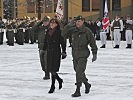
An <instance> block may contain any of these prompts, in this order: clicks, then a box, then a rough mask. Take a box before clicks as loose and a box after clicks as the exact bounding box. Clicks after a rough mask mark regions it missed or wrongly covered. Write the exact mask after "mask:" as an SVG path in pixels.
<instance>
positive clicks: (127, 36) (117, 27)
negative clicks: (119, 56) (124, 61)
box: [85, 15, 133, 48]
mask: <svg viewBox="0 0 133 100" xmlns="http://www.w3.org/2000/svg"><path fill="white" fill-rule="evenodd" d="M85 25H86V26H87V27H89V28H90V29H91V30H92V32H93V33H94V37H95V38H96V40H101V44H102V46H101V47H100V48H106V45H107V44H106V40H107V39H108V40H112V41H113V42H114V48H119V47H120V41H121V40H122V41H126V44H127V46H126V48H131V47H132V39H133V35H132V34H133V33H132V30H133V20H132V18H131V16H130V15H127V16H126V18H125V19H124V18H123V17H120V16H119V15H116V16H115V18H114V19H113V20H112V21H110V25H109V27H108V29H107V30H103V22H102V20H100V19H99V18H98V19H97V20H96V21H95V22H93V21H91V20H89V21H86V23H85Z"/></svg>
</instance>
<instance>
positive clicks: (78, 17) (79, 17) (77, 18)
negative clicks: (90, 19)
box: [75, 15, 84, 20]
mask: <svg viewBox="0 0 133 100" xmlns="http://www.w3.org/2000/svg"><path fill="white" fill-rule="evenodd" d="M75 20H84V17H82V16H81V15H79V16H77V17H75Z"/></svg>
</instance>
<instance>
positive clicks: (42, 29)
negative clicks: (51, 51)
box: [33, 16, 50, 80]
mask: <svg viewBox="0 0 133 100" xmlns="http://www.w3.org/2000/svg"><path fill="white" fill-rule="evenodd" d="M48 24H49V18H48V17H47V16H45V17H44V18H43V19H42V21H40V22H38V23H36V24H35V25H34V26H33V30H34V31H35V32H37V33H38V48H39V55H40V63H41V67H42V70H43V71H44V72H45V76H44V77H43V79H44V80H46V79H50V75H49V72H48V71H47V64H46V54H47V52H46V51H44V50H43V48H44V47H43V46H44V40H45V34H46V31H47V29H48Z"/></svg>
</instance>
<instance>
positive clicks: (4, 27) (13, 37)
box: [0, 18, 38, 46]
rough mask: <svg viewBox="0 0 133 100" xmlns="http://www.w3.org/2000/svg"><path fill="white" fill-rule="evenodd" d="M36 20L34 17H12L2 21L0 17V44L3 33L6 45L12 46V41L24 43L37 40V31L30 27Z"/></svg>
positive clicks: (31, 42) (0, 43) (32, 42)
mask: <svg viewBox="0 0 133 100" xmlns="http://www.w3.org/2000/svg"><path fill="white" fill-rule="evenodd" d="M37 21H38V20H37V19H36V18H31V19H30V18H25V19H13V20H6V21H5V22H3V21H2V18H0V45H2V44H3V38H4V35H5V36H6V39H7V45H9V46H14V43H17V44H19V45H24V43H30V44H34V43H35V42H37V38H38V37H37V36H38V35H37V33H36V32H34V31H33V30H32V27H33V26H34V25H35V23H36V22H37Z"/></svg>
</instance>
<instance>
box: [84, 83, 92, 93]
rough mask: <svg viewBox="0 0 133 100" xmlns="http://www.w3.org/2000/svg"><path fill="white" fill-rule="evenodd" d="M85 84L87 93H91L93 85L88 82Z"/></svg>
mask: <svg viewBox="0 0 133 100" xmlns="http://www.w3.org/2000/svg"><path fill="white" fill-rule="evenodd" d="M84 84H85V93H86V94H87V93H89V92H90V88H91V84H89V83H88V82H84Z"/></svg>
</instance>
